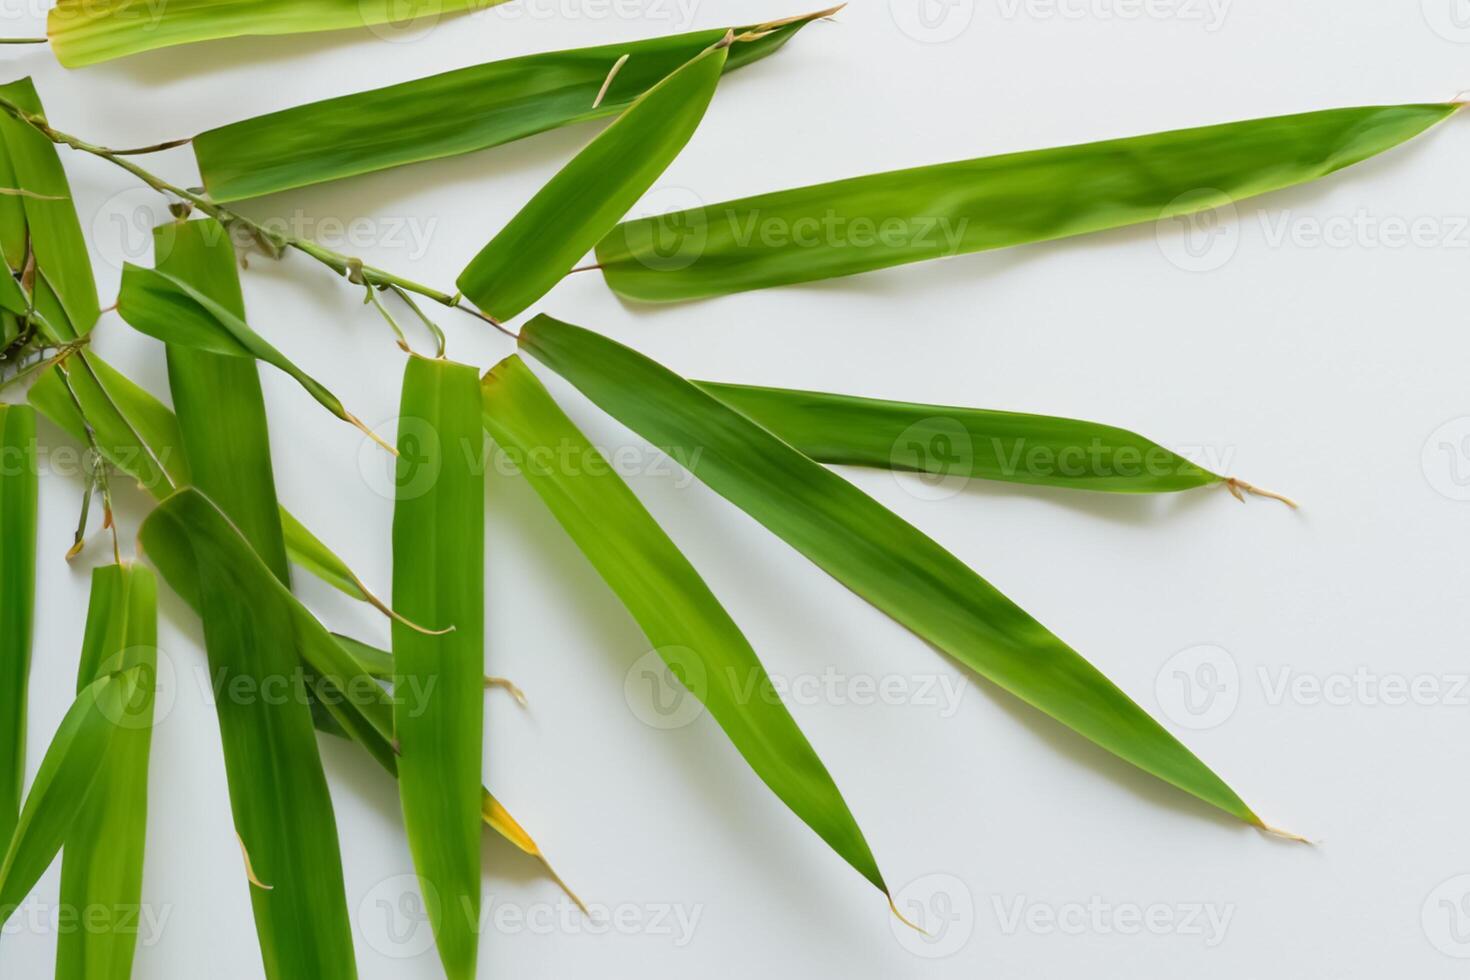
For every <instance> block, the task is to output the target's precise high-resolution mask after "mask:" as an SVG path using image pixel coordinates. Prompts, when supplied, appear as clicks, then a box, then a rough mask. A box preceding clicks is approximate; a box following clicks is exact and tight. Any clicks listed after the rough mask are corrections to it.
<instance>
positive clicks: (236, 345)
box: [117, 221, 377, 439]
mask: <svg viewBox="0 0 1470 980" xmlns="http://www.w3.org/2000/svg"><path fill="white" fill-rule="evenodd" d="M210 224H214V222H212V221H211V222H188V223H187V224H184V225H183V226H182V227H181V229H180V234H182V235H183V237H184V238H186V239H187V238H188V237H189V236H188V234H187V233H186V232H185V231H184V229H187V228H188V227H189V226H190V225H196V226H205V225H210ZM216 227H217V226H216ZM199 234H200V235H201V236H202V235H204V234H210V232H201V233H199ZM117 311H118V313H119V314H120V315H121V316H122V318H123V319H124V320H126V321H127V322H128V323H129V324H130V325H131V326H132V327H133V329H135V330H137V331H138V332H139V333H144V334H147V335H148V336H150V337H155V338H157V339H158V340H161V341H163V342H164V343H166V344H169V345H171V346H176V347H183V348H190V349H193V350H196V351H203V352H206V353H209V354H216V355H220V356H224V357H236V358H254V359H256V360H260V361H264V362H265V363H267V364H270V365H272V366H273V367H276V368H279V369H280V370H282V371H284V372H285V373H286V374H289V375H290V376H291V377H292V378H293V379H294V380H295V381H296V383H297V384H299V385H301V387H303V388H305V389H306V391H307V393H308V394H310V395H311V397H312V398H315V399H316V400H317V402H318V403H319V404H321V406H322V407H323V408H325V409H326V410H327V411H329V412H331V413H332V414H333V415H335V416H337V418H339V419H342V420H343V421H344V422H350V423H351V424H352V425H354V426H356V427H357V428H358V429H361V430H362V431H363V432H364V433H366V434H367V435H368V436H371V437H372V438H374V439H377V436H374V435H373V434H372V433H371V432H369V431H368V430H367V429H366V428H365V427H364V426H363V424H362V423H361V422H360V421H358V419H357V416H355V415H353V414H352V413H351V412H349V411H347V409H346V408H344V407H342V402H341V401H340V400H339V399H338V398H337V396H336V395H334V394H332V393H331V392H330V391H328V390H327V389H326V387H325V386H324V385H322V384H321V383H319V382H318V381H317V380H316V379H314V378H312V377H311V375H309V374H307V373H306V372H305V371H303V370H301V369H300V368H299V367H297V366H296V365H295V364H294V363H293V362H292V361H291V360H290V359H289V358H287V357H286V355H284V354H282V353H281V352H280V351H278V350H276V348H274V347H272V346H271V345H270V344H269V343H268V342H267V341H266V340H265V338H264V337H262V336H260V334H258V333H256V332H255V331H254V330H252V329H250V326H249V325H248V324H247V323H246V322H245V320H244V319H243V318H242V317H240V316H238V315H236V314H235V313H233V312H232V311H231V310H230V309H229V308H228V307H227V306H225V305H224V304H222V303H220V302H218V301H217V300H215V299H214V298H212V297H210V296H207V295H205V294H204V293H202V292H200V291H199V290H198V289H195V288H194V287H193V286H191V285H189V284H188V283H187V282H184V281H183V280H182V279H180V278H178V277H177V276H173V275H170V274H169V273H167V272H165V271H163V270H162V269H161V268H160V269H146V268H143V267H142V266H137V265H133V264H132V263H131V262H129V263H127V264H126V265H125V266H124V267H123V275H122V286H121V287H120V288H119V290H118V301H117Z"/></svg>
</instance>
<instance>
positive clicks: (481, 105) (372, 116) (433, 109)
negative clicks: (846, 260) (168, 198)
mask: <svg viewBox="0 0 1470 980" xmlns="http://www.w3.org/2000/svg"><path fill="white" fill-rule="evenodd" d="M833 12H834V11H830V10H824V11H821V12H820V13H815V14H808V15H806V16H803V17H794V18H791V19H789V20H785V21H779V22H775V23H772V24H761V25H758V26H754V27H737V28H735V29H734V30H735V33H736V34H737V35H744V34H749V35H752V40H751V41H750V42H749V43H742V44H737V45H735V46H734V47H733V48H732V49H731V51H730V56H729V59H728V60H727V61H726V63H725V70H726V71H730V70H732V69H735V68H739V67H740V66H741V65H748V64H750V63H751V62H753V61H759V60H760V59H762V58H764V57H766V56H767V55H771V54H774V53H775V52H776V51H778V50H780V48H781V47H782V46H783V45H785V43H786V42H787V41H789V40H790V39H791V38H792V36H793V35H795V34H796V32H797V31H799V30H801V29H802V28H803V27H805V26H806V25H807V24H809V23H811V22H812V21H813V20H816V19H818V18H820V17H825V16H827V15H828V14H831V13H833ZM726 33H727V32H726V31H725V30H724V29H721V30H714V31H695V32H693V33H690V34H675V35H672V36H670V37H658V38H651V39H649V40H645V41H633V42H631V43H627V44H608V45H602V46H599V47H594V48H575V49H573V50H570V51H551V52H547V53H545V54H533V55H527V56H525V57H520V58H509V59H506V60H504V61H492V62H490V63H488V64H484V65H475V66H473V67H470V68H460V69H458V70H456V71H450V72H445V73H443V74H440V75H431V76H430V77H428V78H420V79H415V80H414V81H411V82H403V83H402V84H399V85H390V86H388V87H387V88H379V89H372V90H370V91H366V92H358V93H355V94H353V95H345V96H342V97H340V98H335V99H325V100H323V101H321V102H311V103H308V104H306V105H300V106H295V107H293V108H290V109H283V110H281V111H280V112H273V113H270V114H268V115H264V116H256V117H254V118H252V119H245V120H241V121H240V122H236V123H230V124H228V125H225V126H220V127H219V128H217V129H211V130H209V131H208V132H204V133H200V134H199V135H198V136H196V137H194V140H193V146H194V156H195V158H196V159H197V161H198V163H199V173H200V176H201V177H203V179H204V186H205V189H206V190H208V191H209V196H210V197H211V198H213V199H214V200H216V201H219V202H221V203H224V202H228V201H238V200H242V199H244V198H250V197H259V196H260V195H262V194H271V193H275V192H276V191H283V190H288V189H290V188H293V187H304V186H307V185H309V184H316V183H321V182H323V181H328V180H338V179H340V178H343V177H351V176H354V175H357V174H366V173H372V172H374V171H378V170H386V169H389V168H391V167H399V166H403V165H404V164H410V163H417V162H420V161H423V160H435V159H439V158H441V157H447V156H455V155H457V154H461V153H469V152H472V151H474V150H481V149H485V148H487V147H492V146H499V145H501V144H503V143H509V142H511V141H513V140H518V139H522V138H524V137H527V136H531V135H533V134H535V133H541V132H545V131H546V130H549V129H556V128H558V127H560V126H566V125H570V124H572V123H577V122H583V121H585V120H589V119H599V118H602V117H604V116H611V115H615V114H617V113H618V112H621V111H622V110H623V109H624V108H626V107H627V106H628V105H629V104H630V103H631V102H632V101H633V100H634V99H636V98H637V97H638V96H639V95H641V94H642V93H643V92H645V91H647V90H648V89H649V88H651V87H652V86H653V85H654V84H655V83H657V82H658V81H659V80H660V79H662V78H663V77H664V76H665V75H668V74H669V73H671V72H673V71H674V70H675V69H677V68H678V67H679V66H680V65H682V64H684V63H685V62H687V61H689V60H690V59H691V58H693V57H695V56H696V55H698V54H699V53H700V52H701V51H703V50H705V49H706V48H708V47H709V46H710V45H712V44H715V43H717V42H718V41H719V40H720V39H721V38H723V37H724V36H725V35H726ZM624 55H626V56H627V58H628V60H627V61H626V62H625V63H624V64H623V66H622V68H621V69H619V70H618V72H617V74H616V75H615V76H614V77H613V79H612V82H611V84H610V85H608V87H607V91H606V92H605V93H604V94H603V97H602V101H601V102H598V101H597V96H598V93H599V91H601V89H602V85H603V83H604V81H606V80H607V78H608V75H609V72H610V70H611V69H612V67H613V65H614V64H616V63H617V61H618V59H620V58H622V57H623V56H624ZM446 107H453V109H452V111H447V110H446ZM0 206H3V202H0Z"/></svg>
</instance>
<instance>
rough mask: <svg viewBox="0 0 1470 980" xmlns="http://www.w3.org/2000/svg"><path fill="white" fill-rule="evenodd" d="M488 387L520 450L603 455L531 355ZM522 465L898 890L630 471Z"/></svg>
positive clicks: (737, 740) (622, 592)
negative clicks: (533, 368) (534, 368)
mask: <svg viewBox="0 0 1470 980" xmlns="http://www.w3.org/2000/svg"><path fill="white" fill-rule="evenodd" d="M482 388H483V390H484V403H485V428H486V429H487V430H488V431H489V432H490V434H491V435H492V436H493V437H494V439H495V441H496V442H497V443H498V444H500V446H501V447H502V448H504V449H506V450H508V451H510V452H513V453H514V454H515V458H518V459H523V460H528V459H529V460H534V459H541V458H550V457H549V456H546V455H543V454H544V453H546V452H547V451H548V450H550V451H551V452H552V453H561V452H566V451H570V452H571V453H572V454H573V456H574V458H577V459H583V460H588V459H591V460H601V456H600V455H599V454H598V451H597V449H596V447H594V446H593V445H592V444H591V443H590V442H588V441H587V438H586V436H584V435H583V434H582V433H581V431H580V430H579V429H577V427H576V426H575V425H574V424H573V423H572V421H571V419H569V418H567V416H566V414H565V413H564V412H562V410H561V409H560V408H558V407H557V405H556V403H555V402H554V401H552V399H551V396H550V395H549V394H548V393H547V391H546V389H545V388H544V387H542V385H541V382H540V381H538V380H537V379H536V377H535V376H534V375H533V374H531V372H530V371H529V370H527V368H526V367H525V365H524V364H523V363H522V362H521V360H520V358H518V357H516V356H514V355H512V356H511V357H509V358H507V359H506V360H504V361H501V362H500V364H499V365H497V366H496V367H495V369H494V370H492V371H491V372H490V373H489V374H487V375H486V376H485V380H484V382H483V384H482ZM521 472H522V475H523V476H525V477H526V479H527V480H528V481H529V482H530V483H531V486H532V487H533V488H535V490H536V492H537V493H538V494H539V495H540V497H541V499H542V501H543V502H545V504H546V506H547V507H548V508H549V509H550V510H551V512H552V514H553V515H554V516H555V517H556V519H557V522H558V523H559V524H561V526H562V528H563V529H564V530H565V531H566V532H567V534H568V535H569V536H570V537H571V538H572V540H573V541H575V542H576V544H577V547H578V548H579V549H580V550H581V551H582V553H583V554H584V555H586V556H587V560H588V561H590V562H591V563H592V565H593V567H595V568H596V569H597V571H598V574H600V575H601V576H602V579H603V581H605V582H606V583H607V584H608V586H609V587H610V588H611V589H612V590H613V592H615V593H616V594H617V596H618V598H619V599H620V600H621V601H622V603H623V605H624V606H625V607H626V608H627V610H628V612H629V613H630V614H631V615H632V616H633V618H634V619H635V620H636V621H637V622H638V625H639V627H640V628H641V629H642V630H643V633H644V635H645V636H646V637H647V638H648V642H649V643H650V644H651V646H652V648H653V649H654V650H655V651H657V652H658V654H659V656H660V657H662V658H663V660H664V662H665V664H666V665H667V666H668V668H669V669H670V671H674V672H677V673H676V674H675V676H677V677H680V680H681V682H682V683H684V684H685V685H686V686H687V687H688V688H689V690H690V691H691V693H692V694H693V695H694V696H695V697H697V698H698V699H699V700H700V702H701V703H703V704H704V705H705V706H706V707H707V708H708V709H709V712H710V715H711V716H712V717H713V718H714V720H715V721H716V722H717V723H718V724H719V726H720V727H721V728H722V729H723V730H724V732H725V734H726V735H727V736H728V737H729V739H730V741H731V743H732V744H733V745H734V746H735V748H736V749H737V750H738V751H739V752H740V754H741V756H742V757H744V759H745V761H746V762H747V763H749V765H750V767H751V769H753V770H754V771H755V773H756V775H757V776H759V777H760V778H761V780H762V781H764V782H765V784H766V785H767V786H768V787H769V788H770V790H771V791H772V792H773V793H775V794H776V796H777V797H778V798H779V799H780V800H781V801H782V802H783V803H785V804H786V805H787V806H788V807H790V808H791V810H792V812H794V813H795V814H796V815H797V816H798V817H799V818H800V819H801V820H802V821H804V822H805V823H806V824H807V826H809V827H811V829H812V830H814V831H815V832H816V833H817V835H818V836H819V837H821V838H822V839H823V840H824V841H826V842H827V844H828V845H829V846H831V848H832V849H833V850H834V851H836V852H837V854H838V855H839V856H840V857H841V858H842V859H843V860H845V861H846V862H847V863H848V864H850V865H852V867H853V868H854V869H855V870H856V871H857V872H858V873H859V874H861V875H862V876H863V877H864V878H866V879H867V880H868V881H869V882H871V883H872V884H873V885H874V886H875V887H876V888H878V889H879V890H880V891H882V892H884V893H885V894H886V893H887V891H888V887H887V885H886V884H884V881H883V875H882V873H881V872H880V871H879V870H878V864H877V862H876V861H875V860H874V858H873V853H872V851H871V850H870V849H869V847H868V842H867V840H866V839H865V838H864V837H863V832H862V830H861V829H860V828H859V827H858V823H857V820H856V819H855V818H854V817H853V815H852V812H851V810H850V809H849V808H848V806H847V802H846V801H845V800H844V799H843V798H842V793H841V792H840V791H839V790H838V788H837V784H836V783H835V782H834V781H833V779H832V776H831V774H830V773H828V771H827V767H826V766H824V765H823V764H822V760H821V759H820V757H818V755H817V753H816V750H815V749H813V748H812V746H811V744H810V743H809V742H808V741H807V739H806V736H805V735H804V734H803V733H802V731H801V729H800V728H799V727H798V726H797V724H796V719H794V718H792V717H791V713H790V712H789V711H788V710H787V708H786V706H785V704H784V703H783V702H782V701H781V699H780V697H779V695H778V696H775V697H768V696H764V695H763V696H758V697H751V696H750V695H749V693H748V692H750V691H771V690H774V686H773V685H771V680H770V677H769V675H768V674H767V673H766V670H765V667H764V666H762V664H761V662H760V659H759V658H758V657H757V656H756V653H755V650H754V649H753V648H752V647H751V645H750V642H749V641H748V640H747V639H746V638H745V636H744V634H743V633H741V631H740V628H739V627H738V626H737V625H736V624H735V621H734V620H733V619H731V618H730V615H729V613H727V612H726V611H725V608H724V607H723V606H722V605H720V602H719V600H718V599H716V598H715V596H714V593H712V592H711V591H710V589H709V586H708V585H706V584H705V582H704V579H703V578H701V577H700V575H699V573H698V572H697V571H696V570H695V569H694V566H693V565H691V564H690V563H689V561H688V559H686V558H685V557H684V555H683V553H682V552H681V551H679V549H678V547H677V546H676V545H675V544H674V542H673V541H672V540H670V538H669V537H668V535H667V534H665V533H664V531H663V529H662V528H660V527H659V525H658V523H657V522H656V521H655V520H654V519H653V516H652V515H651V514H649V513H648V511H647V510H646V509H645V508H644V506H643V504H642V503H640V502H639V501H638V498H637V497H635V496H634V495H633V491H632V490H630V489H629V488H628V485H627V484H626V483H624V482H623V480H622V478H621V477H619V476H618V475H617V473H616V472H615V471H614V470H613V468H612V467H611V466H610V465H607V464H606V463H605V461H603V462H602V463H600V464H599V465H592V464H589V465H586V466H581V467H548V466H537V465H531V466H525V467H522V469H521Z"/></svg>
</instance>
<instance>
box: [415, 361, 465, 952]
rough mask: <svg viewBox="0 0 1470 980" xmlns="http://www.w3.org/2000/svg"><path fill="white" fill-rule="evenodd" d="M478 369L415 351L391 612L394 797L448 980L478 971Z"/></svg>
mask: <svg viewBox="0 0 1470 980" xmlns="http://www.w3.org/2000/svg"><path fill="white" fill-rule="evenodd" d="M480 425H481V423H480V386H479V377H478V376H477V374H476V373H475V369H474V368H472V367H469V366H467V365H463V364H454V363H452V362H450V361H445V360H433V361H431V360H427V359H425V358H422V357H410V358H409V359H408V365H407V367H406V368H405V370H404V374H403V397H402V404H401V407H400V409H399V426H398V469H397V473H396V480H397V500H396V502H395V505H394V509H393V604H394V607H395V608H396V609H397V610H398V611H399V612H400V613H402V614H403V615H404V616H406V617H408V618H409V619H410V620H412V621H414V622H417V623H424V624H428V625H430V626H433V627H445V626H452V627H453V628H454V629H453V631H452V632H449V633H445V634H442V635H439V636H431V635H427V634H424V633H421V632H417V631H415V630H412V629H409V628H408V627H406V626H404V625H402V624H401V623H396V622H395V623H394V624H393V664H394V668H395V670H394V677H393V688H394V692H395V697H394V707H393V724H394V731H395V732H396V734H397V736H398V745H399V758H398V795H399V799H400V800H401V801H402V804H403V822H404V826H405V829H406V830H407V832H408V845H409V850H410V852H411V853H412V854H413V861H414V868H415V869H416V870H417V871H418V874H419V877H420V878H422V879H424V880H425V881H427V882H428V883H429V884H430V885H432V886H433V888H434V889H435V890H436V891H437V892H438V896H437V897H438V901H430V902H427V905H428V914H429V922H430V925H431V926H432V927H433V930H434V937H435V940H436V941H437V943H438V946H439V958H440V960H441V961H442V962H443V964H444V970H445V972H446V973H447V974H448V976H449V978H450V980H472V978H473V977H474V976H475V969H476V962H477V955H478V948H479V941H478V940H479V937H478V923H479V909H480V833H479V827H480V820H481V809H480V807H481V790H480V779H481V766H482V745H483V740H484V727H485V712H484V688H483V686H482V678H483V677H484V674H485V475H484V470H483V468H482V466H481V465H480V460H481V459H482V458H483V452H484V443H485V434H484V433H483V432H482V431H481V428H480Z"/></svg>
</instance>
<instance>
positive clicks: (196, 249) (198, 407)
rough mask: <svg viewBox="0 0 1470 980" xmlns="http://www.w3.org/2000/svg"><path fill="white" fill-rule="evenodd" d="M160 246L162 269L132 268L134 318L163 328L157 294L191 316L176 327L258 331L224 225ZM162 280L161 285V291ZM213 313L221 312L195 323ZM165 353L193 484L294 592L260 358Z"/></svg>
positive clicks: (184, 229) (159, 239)
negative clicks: (249, 323) (249, 318)
mask: <svg viewBox="0 0 1470 980" xmlns="http://www.w3.org/2000/svg"><path fill="white" fill-rule="evenodd" d="M153 244H154V254H155V255H156V256H157V258H156V261H157V263H158V269H157V270H156V271H154V270H149V269H142V268H139V267H137V266H129V267H128V268H127V269H125V270H124V271H123V288H122V294H121V297H122V299H123V301H124V302H127V303H129V304H131V305H129V306H128V307H127V308H126V309H124V308H123V307H121V306H120V307H119V312H121V313H123V316H124V318H125V319H128V320H129V322H133V320H134V319H137V320H138V321H140V322H146V323H157V322H162V318H163V314H157V315H155V313H154V312H153V310H154V307H153V305H152V303H151V301H152V300H153V299H155V298H157V299H158V300H159V301H160V302H165V303H176V304H178V307H179V308H181V309H182V310H183V311H184V312H183V313H182V314H180V315H179V316H177V317H176V318H173V319H171V320H169V321H168V322H169V325H170V326H172V327H177V328H179V329H180V330H182V331H189V330H192V329H194V327H195V326H198V325H200V324H204V325H208V327H209V328H212V329H213V334H214V335H222V336H225V337H228V338H229V339H230V340H231V341H233V340H234V337H233V335H232V334H226V333H225V332H224V331H222V330H219V329H218V328H217V327H214V324H216V323H219V322H221V321H220V319H219V318H221V317H223V318H228V320H229V322H230V323H231V324H234V325H236V327H237V328H239V329H243V330H244V331H246V332H249V329H250V328H249V327H246V326H245V299H244V297H243V295H242V294H241V292H240V277H239V273H238V272H236V268H237V260H236V257H235V249H234V246H233V245H232V244H231V243H230V238H229V235H228V234H226V233H225V229H224V227H223V226H221V225H220V224H219V222H217V221H215V220H214V219H212V218H207V219H204V220H202V221H180V222H170V223H168V224H166V225H162V226H160V227H157V228H155V229H154V230H153ZM153 284H161V288H160V289H159V290H158V291H157V292H155V290H154V289H153V288H152V286H153ZM204 304H209V305H208V306H205V305H204ZM144 311H148V312H146V313H145V312H144ZM206 311H208V312H212V313H213V315H204V316H197V318H196V316H195V315H196V314H198V313H201V312H206ZM191 325H192V326H191ZM140 329H144V328H142V327H140ZM145 332H148V331H147V330H146V329H145ZM165 332H166V333H167V332H169V331H165ZM155 336H157V335H156V334H155ZM251 336H254V335H253V334H251ZM160 339H163V340H165V341H166V342H167V341H168V340H169V338H168V337H162V338H160ZM165 352H166V354H167V357H168V387H169V393H170V394H171V395H172V396H173V402H174V408H175V410H176V411H177V412H178V423H179V433H180V436H181V438H182V440H183V443H182V448H183V450H184V457H185V459H186V460H187V461H188V466H189V473H190V482H191V483H192V484H193V485H194V486H195V487H197V488H198V489H199V490H201V491H203V492H204V494H205V495H206V496H207V497H209V499H210V500H212V501H213V502H214V503H215V505H216V506H217V507H219V508H220V510H222V511H224V513H225V516H226V517H228V518H229V519H230V520H231V521H232V522H233V523H234V525H235V526H236V527H237V528H239V529H240V533H241V534H243V535H244V536H245V540H246V541H248V542H250V546H251V547H252V548H253V549H255V552H256V554H258V555H260V557H261V559H262V560H263V561H264V562H265V563H266V565H267V566H269V568H270V569H271V571H272V573H274V574H275V576H276V577H277V578H278V579H280V580H281V582H282V584H284V585H285V586H286V587H287V588H289V587H290V585H291V571H290V566H289V565H288V563H287V560H286V541H285V536H284V534H283V533H282V530H281V516H280V513H281V508H280V504H279V503H277V501H276V484H275V477H274V475H273V472H274V471H273V467H272V465H271V447H270V432H269V430H268V428H267V425H266V415H265V396H264V395H262V394H261V390H260V376H259V373H258V372H257V370H256V367H255V362H254V361H253V360H251V359H250V358H249V357H242V356H238V355H235V354H231V353H226V352H219V351H215V350H213V349H211V348H208V347H205V346H199V345H192V344H183V343H172V342H167V343H166V347H165Z"/></svg>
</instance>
